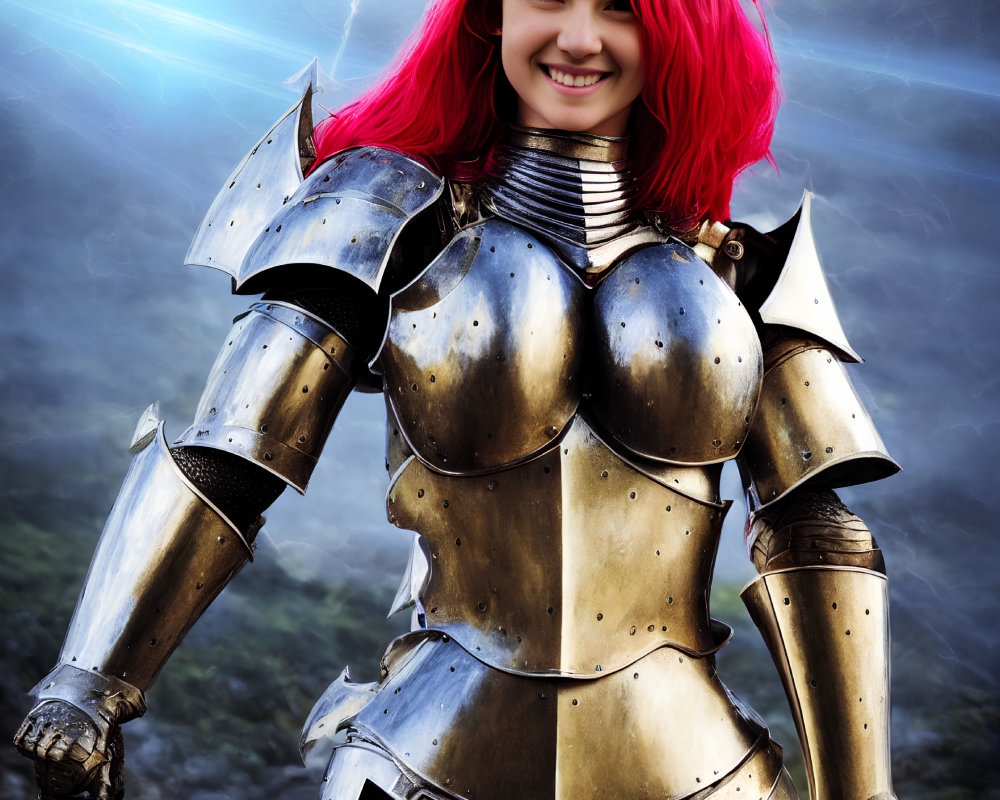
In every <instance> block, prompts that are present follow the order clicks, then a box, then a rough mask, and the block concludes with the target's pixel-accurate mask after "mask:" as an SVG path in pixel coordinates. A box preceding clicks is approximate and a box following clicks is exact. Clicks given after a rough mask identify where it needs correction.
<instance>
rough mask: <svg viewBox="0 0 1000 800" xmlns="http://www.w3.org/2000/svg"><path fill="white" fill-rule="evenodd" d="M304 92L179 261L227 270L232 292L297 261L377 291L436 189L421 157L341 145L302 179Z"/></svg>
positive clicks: (243, 165)
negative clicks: (403, 237) (407, 231)
mask: <svg viewBox="0 0 1000 800" xmlns="http://www.w3.org/2000/svg"><path fill="white" fill-rule="evenodd" d="M309 98H310V92H309V91H308V90H307V91H306V93H305V94H304V95H303V97H302V99H301V100H300V101H299V103H298V104H297V105H296V106H295V107H293V108H292V109H291V110H290V111H289V112H288V113H287V114H285V116H284V117H282V118H281V119H280V120H279V121H278V122H277V124H276V125H275V126H274V127H273V128H272V129H271V130H270V131H269V132H268V133H267V134H266V135H265V136H264V138H263V139H261V141H260V142H259V143H258V144H257V146H256V147H255V148H254V149H253V150H251V152H250V154H249V155H248V156H247V157H246V158H244V159H243V161H242V162H240V165H239V166H238V167H237V168H236V170H235V171H234V173H233V174H232V175H231V176H230V177H229V179H228V181H227V183H226V184H225V185H224V186H223V188H222V190H221V191H220V193H219V195H218V196H217V197H216V199H215V201H214V202H213V204H212V207H211V208H210V209H209V213H208V215H207V216H206V217H205V220H204V222H203V223H202V226H201V228H200V229H199V231H198V234H197V235H196V236H195V240H194V242H193V243H192V245H191V249H190V250H189V251H188V257H187V258H186V259H185V261H186V263H188V264H195V265H203V266H209V267H216V268H217V269H222V270H224V271H225V272H228V273H229V274H230V275H231V276H232V278H233V290H234V291H235V292H237V293H240V294H255V293H257V292H260V291H263V290H265V289H268V288H271V284H272V283H273V277H274V273H275V271H277V270H280V269H281V268H284V267H292V266H295V267H300V266H302V265H305V266H307V267H308V268H309V269H311V270H315V268H316V267H319V268H321V269H333V270H336V271H338V272H341V273H346V274H348V275H350V276H352V277H354V278H356V279H358V280H360V281H361V282H362V283H364V284H365V285H367V286H368V287H369V288H371V289H372V290H373V291H375V292H378V291H379V289H380V287H381V284H382V279H383V277H384V276H385V273H386V267H387V265H388V264H389V260H390V256H391V255H392V253H393V249H394V247H395V244H396V242H397V240H398V238H399V236H400V233H401V232H402V230H403V228H404V227H405V226H406V224H407V223H408V222H409V221H410V220H411V219H413V218H414V217H416V216H417V215H418V214H420V213H421V212H422V211H424V210H426V209H428V208H429V207H430V206H432V205H433V204H434V203H435V201H436V200H437V199H438V198H439V197H440V196H441V194H442V192H443V189H444V180H443V179H442V178H440V177H439V176H437V175H435V174H434V173H433V172H431V171H430V170H429V169H428V168H427V167H425V166H424V165H423V164H421V163H419V162H417V161H415V160H413V159H412V158H409V157H408V156H405V155H403V154H401V153H397V152H394V151H390V150H384V149H381V148H377V147H357V148H353V149H350V150H345V151H344V152H342V153H339V154H338V155H336V156H334V157H333V158H331V159H329V160H327V161H325V162H324V163H322V164H320V165H318V166H317V167H316V168H314V169H313V170H312V172H310V173H309V175H308V176H307V177H305V178H303V174H302V168H303V163H308V160H304V159H307V157H308V154H309V153H311V152H312V149H311V148H312V146H311V142H310V141H309V135H308V133H306V131H311V129H312V119H311V114H310V113H309V110H308V109H309ZM265 274H268V275H269V278H268V280H264V275H265Z"/></svg>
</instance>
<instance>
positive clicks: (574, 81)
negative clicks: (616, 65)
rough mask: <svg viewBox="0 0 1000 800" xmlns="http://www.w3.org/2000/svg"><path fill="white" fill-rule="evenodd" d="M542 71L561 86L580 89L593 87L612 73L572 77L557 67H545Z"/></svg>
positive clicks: (594, 73)
mask: <svg viewBox="0 0 1000 800" xmlns="http://www.w3.org/2000/svg"><path fill="white" fill-rule="evenodd" d="M542 69H543V70H544V71H545V74H546V75H548V76H549V78H550V79H551V80H553V81H555V82H556V83H558V84H560V85H561V86H569V87H570V88H574V89H578V88H582V87H586V86H593V85H594V84H596V83H600V82H601V81H603V80H604V79H605V78H607V77H608V75H610V74H611V73H610V72H591V73H588V74H586V75H571V74H570V73H568V72H563V71H562V70H561V69H556V68H555V67H549V66H543V67H542Z"/></svg>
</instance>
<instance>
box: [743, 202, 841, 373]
mask: <svg viewBox="0 0 1000 800" xmlns="http://www.w3.org/2000/svg"><path fill="white" fill-rule="evenodd" d="M812 197H813V195H812V193H811V192H808V191H807V192H805V193H804V194H803V195H802V205H801V206H800V207H799V210H798V212H797V213H796V215H795V217H793V218H792V220H790V221H789V222H788V223H786V224H785V225H783V226H782V229H786V228H791V226H793V225H794V231H795V233H794V237H793V238H792V242H791V246H790V248H789V250H788V255H787V257H786V258H785V263H784V266H783V267H782V268H781V273H780V274H779V275H778V279H777V282H776V283H775V285H774V288H773V289H772V290H771V293H770V294H769V295H768V297H767V299H766V300H765V301H764V303H763V304H762V305H761V307H760V317H761V320H762V321H763V322H764V324H765V325H783V326H785V327H788V328H795V329H796V330H800V331H804V332H805V333H808V334H812V335H813V336H815V337H817V338H819V339H822V340H823V341H824V342H826V343H828V344H829V345H831V347H832V348H833V349H834V350H836V352H837V353H838V355H839V356H840V359H841V360H843V361H848V362H859V361H861V356H859V355H858V354H857V353H855V352H854V350H853V349H852V348H851V346H850V344H848V342H847V336H846V335H845V334H844V329H843V327H841V324H840V318H839V317H838V316H837V309H836V307H835V306H834V304H833V298H832V297H831V296H830V289H829V287H828V286H827V284H826V278H825V277H824V276H823V267H822V265H821V264H820V260H819V253H817V251H816V242H815V240H814V239H813V231H812V221H811V209H812ZM796 219H797V224H796V223H795V220H796Z"/></svg>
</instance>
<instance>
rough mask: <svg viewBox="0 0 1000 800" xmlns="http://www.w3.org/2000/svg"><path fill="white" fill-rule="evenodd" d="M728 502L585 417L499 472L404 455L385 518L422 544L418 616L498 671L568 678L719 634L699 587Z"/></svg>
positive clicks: (710, 642)
mask: <svg viewBox="0 0 1000 800" xmlns="http://www.w3.org/2000/svg"><path fill="white" fill-rule="evenodd" d="M691 471H695V470H694V469H692V470H691ZM727 509H728V504H712V503H707V502H699V501H695V500H692V499H690V498H687V497H684V496H682V495H680V494H678V493H677V492H675V491H673V489H671V488H670V487H669V486H664V485H661V484H659V483H657V482H656V481H655V480H653V479H651V478H650V477H648V476H647V475H644V474H643V473H641V472H639V471H638V470H636V469H634V468H633V467H631V466H630V465H629V464H627V463H626V462H624V461H623V460H622V459H621V458H620V457H619V456H617V455H616V454H615V453H614V451H612V450H611V449H610V448H609V447H608V446H607V445H606V444H605V443H604V442H603V441H601V439H600V438H598V436H597V435H596V434H595V433H594V432H593V431H592V430H591V429H590V428H589V427H588V426H587V425H586V423H585V422H584V421H583V420H582V419H580V418H577V419H576V420H575V421H574V422H573V425H572V426H571V428H570V429H569V431H568V432H567V433H566V435H565V436H564V437H563V439H562V440H561V442H560V443H559V446H558V447H556V448H553V449H550V450H549V451H547V452H546V453H545V454H543V455H541V456H539V457H538V458H536V459H534V460H532V461H529V462H527V463H526V464H522V465H520V466H517V467H515V468H512V469H507V470H504V471H503V472H499V473H493V474H489V475H480V476H462V477H451V476H446V475H441V474H439V473H436V472H434V471H432V470H429V469H428V468H427V467H425V466H424V465H423V464H422V463H421V462H420V461H418V460H417V459H411V460H410V461H409V462H407V464H406V465H405V466H404V467H403V469H401V470H400V472H399V473H398V474H397V476H396V478H395V480H394V481H393V484H392V486H391V487H390V489H389V496H388V511H389V518H390V521H391V522H393V523H394V524H395V525H397V526H399V527H401V528H407V529H410V530H415V531H419V532H420V533H422V534H423V537H424V539H425V540H426V543H427V551H428V555H429V576H427V575H426V574H425V572H424V570H423V569H416V571H415V572H414V573H413V577H412V582H410V583H409V586H410V587H411V588H413V589H415V590H416V594H417V597H416V601H417V603H418V607H419V609H420V610H422V611H423V613H424V614H425V619H426V625H427V627H429V628H434V629H437V630H441V631H444V632H446V633H448V634H449V635H450V636H452V638H454V639H455V640H456V641H458V642H459V643H460V644H461V645H462V647H464V648H465V649H466V650H468V651H469V652H470V653H472V654H473V655H475V656H476V658H478V659H481V660H482V661H485V662H486V663H488V664H489V665H491V666H493V667H496V668H498V669H502V670H507V671H510V672H518V673H542V674H561V675H569V676H576V677H596V676H599V675H602V674H604V673H608V672H614V671H615V670H619V669H622V668H625V667H627V666H628V665H629V664H631V663H632V662H634V661H635V660H636V659H638V658H640V657H641V656H643V655H645V654H646V653H649V652H651V651H652V650H655V649H657V648H660V647H664V646H667V645H669V646H671V647H675V648H677V649H679V650H682V651H685V652H687V653H692V654H705V653H710V652H713V651H715V650H717V649H718V648H719V647H721V646H722V644H724V643H725V641H726V640H727V639H728V635H729V631H728V629H727V628H726V627H725V626H723V625H721V623H714V622H713V621H712V620H711V619H710V617H709V610H708V598H707V594H706V591H705V588H706V587H707V586H708V585H710V583H711V577H712V568H713V566H714V563H715V553H716V549H717V546H718V540H719V532H720V529H721V526H722V520H723V517H724V516H725V512H726V510H727ZM424 586H425V588H424Z"/></svg>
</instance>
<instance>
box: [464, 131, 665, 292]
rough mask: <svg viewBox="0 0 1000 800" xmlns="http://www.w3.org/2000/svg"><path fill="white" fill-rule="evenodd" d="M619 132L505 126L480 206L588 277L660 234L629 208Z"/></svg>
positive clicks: (631, 197) (630, 181)
mask: <svg viewBox="0 0 1000 800" xmlns="http://www.w3.org/2000/svg"><path fill="white" fill-rule="evenodd" d="M628 143H629V140H628V138H626V137H608V136H593V135H589V134H582V133H566V132H563V131H551V130H537V129H533V128H519V127H512V128H511V129H510V132H509V133H508V135H507V138H506V139H505V140H504V142H503V143H502V144H501V145H499V146H498V147H497V149H496V151H495V153H494V161H493V167H492V170H491V176H490V177H489V178H488V180H487V181H485V183H484V186H483V195H484V197H483V199H484V204H485V206H486V208H487V209H488V210H489V211H491V212H492V213H493V214H495V215H496V216H498V217H500V218H502V219H505V220H508V221H510V222H513V223H514V224H516V225H518V226H520V227H522V228H526V229H527V230H530V231H532V232H534V233H537V234H538V235H539V236H541V237H542V238H543V239H544V240H545V242H546V243H547V244H548V245H549V246H550V247H552V248H553V249H554V250H555V251H556V252H557V253H559V255H560V256H561V257H562V258H563V259H565V260H566V261H567V262H568V263H569V264H571V265H572V266H573V267H575V268H576V269H578V270H580V271H582V272H584V273H586V274H587V275H590V276H594V275H597V274H600V273H601V272H603V271H604V270H605V269H607V268H608V267H609V266H610V265H611V264H612V263H614V262H615V261H617V260H618V259H619V258H621V257H622V256H624V255H625V254H627V253H628V252H630V251H631V250H633V249H635V248H637V247H640V246H643V245H646V244H650V243H654V242H661V241H664V237H663V236H662V235H661V234H659V233H658V232H657V231H656V230H655V229H654V228H652V227H651V226H649V225H648V224H647V223H646V221H645V219H644V217H643V215H642V214H641V213H640V212H639V211H637V210H636V208H635V199H636V197H637V195H638V186H637V184H636V181H635V179H634V178H633V176H632V170H631V168H630V166H629V162H628Z"/></svg>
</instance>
